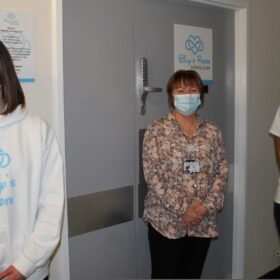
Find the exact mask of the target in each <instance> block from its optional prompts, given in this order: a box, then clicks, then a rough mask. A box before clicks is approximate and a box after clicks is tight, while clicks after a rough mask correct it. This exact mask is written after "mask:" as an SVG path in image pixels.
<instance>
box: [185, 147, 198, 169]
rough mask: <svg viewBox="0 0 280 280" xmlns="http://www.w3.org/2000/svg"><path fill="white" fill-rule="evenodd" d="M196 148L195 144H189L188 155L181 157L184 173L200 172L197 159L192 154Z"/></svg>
mask: <svg viewBox="0 0 280 280" xmlns="http://www.w3.org/2000/svg"><path fill="white" fill-rule="evenodd" d="M197 150H198V149H197V147H196V146H193V145H190V146H189V147H188V156H187V157H186V158H184V159H183V172H184V173H185V174H189V173H198V172H200V162H199V159H196V158H195V156H194V154H195V152H197Z"/></svg>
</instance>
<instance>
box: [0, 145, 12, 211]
mask: <svg viewBox="0 0 280 280" xmlns="http://www.w3.org/2000/svg"><path fill="white" fill-rule="evenodd" d="M11 162H12V160H11V157H10V155H9V154H8V153H6V152H4V151H3V150H2V149H0V170H1V169H4V168H6V167H7V166H9V165H10V164H11ZM4 177H5V179H3V177H2V176H0V207H2V206H8V205H12V204H13V203H14V197H13V196H7V197H2V193H3V192H4V193H5V192H6V191H8V193H9V194H10V191H9V190H8V188H12V189H13V188H14V187H15V186H16V180H15V179H11V178H10V175H9V173H6V174H5V176H4Z"/></svg>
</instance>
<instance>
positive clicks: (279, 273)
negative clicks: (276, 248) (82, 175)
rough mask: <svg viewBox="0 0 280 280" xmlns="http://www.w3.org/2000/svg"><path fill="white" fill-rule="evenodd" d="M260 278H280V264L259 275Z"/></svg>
mask: <svg viewBox="0 0 280 280" xmlns="http://www.w3.org/2000/svg"><path fill="white" fill-rule="evenodd" d="M259 279H280V266H278V267H276V268H275V269H273V270H271V271H269V272H268V273H266V274H264V275H263V276H261V277H259Z"/></svg>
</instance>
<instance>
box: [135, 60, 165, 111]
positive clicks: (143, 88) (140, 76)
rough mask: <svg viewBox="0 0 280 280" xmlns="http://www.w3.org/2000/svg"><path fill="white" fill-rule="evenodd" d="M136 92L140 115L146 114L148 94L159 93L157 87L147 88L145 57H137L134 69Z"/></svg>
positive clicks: (146, 62)
mask: <svg viewBox="0 0 280 280" xmlns="http://www.w3.org/2000/svg"><path fill="white" fill-rule="evenodd" d="M136 91H137V94H138V96H139V99H140V112H141V115H144V114H145V113H146V99H147V96H148V94H149V93H150V92H161V91H162V89H161V88H158V87H149V86H148V60H147V58H145V57H139V58H138V61H137V69H136Z"/></svg>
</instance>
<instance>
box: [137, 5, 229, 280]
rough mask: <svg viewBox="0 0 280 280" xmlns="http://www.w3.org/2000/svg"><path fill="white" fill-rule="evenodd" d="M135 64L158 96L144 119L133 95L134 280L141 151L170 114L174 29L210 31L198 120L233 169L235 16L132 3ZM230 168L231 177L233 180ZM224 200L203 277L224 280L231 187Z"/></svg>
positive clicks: (146, 265) (143, 231) (146, 269)
mask: <svg viewBox="0 0 280 280" xmlns="http://www.w3.org/2000/svg"><path fill="white" fill-rule="evenodd" d="M134 9H135V35H134V36H135V61H136V67H137V63H138V58H139V57H145V58H147V61H148V68H149V69H148V80H149V86H156V87H161V88H162V89H163V91H162V92H154V93H149V94H148V97H147V100H146V114H145V115H141V114H140V112H139V107H140V105H139V103H140V100H139V98H138V96H137V92H136V99H135V102H136V106H135V107H136V111H135V113H136V115H135V122H136V123H135V126H136V134H137V137H136V138H137V139H138V140H139V141H138V143H137V149H138V151H139V153H138V158H137V163H139V164H138V166H137V174H139V176H138V177H137V179H138V182H137V183H136V185H138V193H137V195H138V199H137V202H138V209H139V213H138V220H137V223H136V227H137V231H136V233H137V242H138V246H137V247H138V248H139V250H138V252H137V255H138V258H137V260H138V266H137V268H138V277H140V278H146V277H149V275H150V256H149V250H148V240H147V227H146V225H145V224H144V223H143V221H142V219H141V216H142V211H143V197H144V195H145V192H146V186H145V180H144V178H143V173H142V171H141V147H142V139H143V134H144V130H145V128H146V126H147V124H148V123H150V122H151V120H153V119H154V118H156V117H159V116H162V115H164V114H166V113H167V112H168V105H167V93H166V91H165V87H166V83H167V80H168V78H169V76H170V75H171V74H172V73H173V72H174V24H182V25H191V26H198V27H205V28H211V29H212V30H213V61H214V63H213V64H214V65H213V80H214V82H213V85H210V86H209V89H208V90H209V92H208V94H207V95H206V100H205V105H204V107H203V109H202V110H201V111H200V114H201V115H202V116H204V117H206V118H207V119H209V120H212V121H214V122H215V123H217V124H218V126H219V127H220V128H221V129H222V131H223V135H224V140H225V145H226V148H227V151H228V158H229V161H230V163H231V166H232V163H233V147H234V142H233V138H234V137H233V136H234V102H233V101H234V77H233V76H232V74H233V73H234V71H233V70H234V68H233V67H234V41H233V40H234V14H233V13H232V12H228V11H226V10H224V9H218V8H209V7H205V6H202V5H194V4H192V3H191V2H188V1H170V0H169V1H168V0H153V1H150V0H136V1H135V7H134ZM232 171H233V170H232V168H231V174H232ZM230 184H231V185H230V186H229V191H228V193H227V194H226V201H225V208H224V210H223V212H222V213H221V214H220V216H219V226H220V237H219V238H218V239H217V240H214V241H213V242H212V244H211V247H210V251H209V254H208V258H207V260H206V264H205V269H204V274H203V276H204V277H205V278H211V277H214V278H219V277H221V278H225V277H230V274H231V260H232V215H233V211H232V198H233V196H232V191H231V190H232V186H233V182H230Z"/></svg>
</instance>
